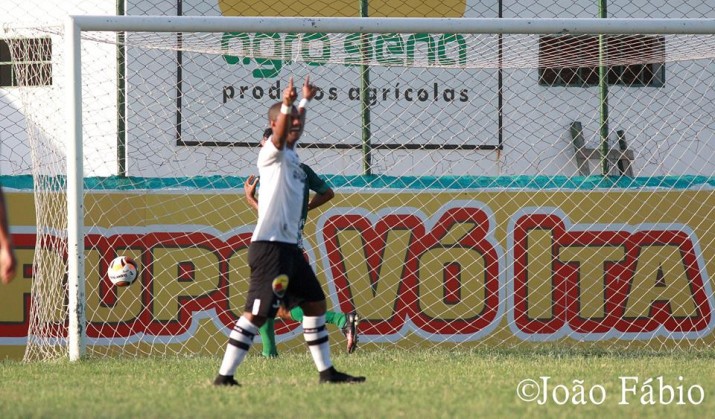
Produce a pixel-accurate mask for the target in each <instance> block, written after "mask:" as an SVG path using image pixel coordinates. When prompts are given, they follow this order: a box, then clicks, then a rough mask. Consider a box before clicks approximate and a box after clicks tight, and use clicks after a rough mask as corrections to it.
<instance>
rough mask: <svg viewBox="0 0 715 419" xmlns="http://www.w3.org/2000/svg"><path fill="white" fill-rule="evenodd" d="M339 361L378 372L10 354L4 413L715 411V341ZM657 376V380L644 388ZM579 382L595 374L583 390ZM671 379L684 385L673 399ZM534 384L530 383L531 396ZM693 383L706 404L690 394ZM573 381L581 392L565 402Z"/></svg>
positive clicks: (0, 406) (306, 361) (285, 359)
mask: <svg viewBox="0 0 715 419" xmlns="http://www.w3.org/2000/svg"><path fill="white" fill-rule="evenodd" d="M333 359H334V362H335V365H336V367H338V368H339V369H341V370H345V371H347V372H350V373H353V374H360V375H366V376H367V377H368V379H367V382H366V383H365V384H354V385H325V384H323V385H320V384H318V382H317V373H316V371H315V370H314V366H313V364H312V361H311V360H310V357H309V355H308V354H307V353H284V354H282V355H281V357H280V358H277V359H273V360H267V359H263V358H261V357H260V356H259V355H257V351H254V352H253V353H252V354H250V355H249V358H247V359H246V361H245V362H244V363H243V364H242V365H241V366H240V367H239V370H238V373H237V375H236V377H237V379H238V381H239V382H241V384H242V387H239V388H215V387H213V386H211V384H210V382H211V380H212V379H213V377H214V376H215V373H216V370H217V368H218V365H219V362H220V359H219V358H218V357H215V358H213V357H202V358H165V359H89V360H86V361H83V362H79V363H73V364H70V363H69V362H65V361H61V362H52V363H31V364H23V363H21V362H15V361H5V362H3V363H2V364H0V368H1V372H0V418H3V419H9V418H28V417H53V418H60V417H61V418H102V417H106V418H215V417H221V416H232V417H258V418H264V417H265V418H268V417H319V418H342V417H345V418H348V417H349V418H371V419H375V418H401V417H405V418H477V417H479V418H507V417H509V418H516V417H530V418H560V417H561V418H586V417H600V418H621V417H634V418H635V417H638V418H666V417H668V418H705V417H713V412H715V351H708V352H705V353H703V352H700V353H697V354H682V353H681V354H654V353H632V352H624V353H614V352H593V351H590V352H584V351H580V352H571V351H563V352H527V351H524V350H520V351H497V350H452V351H449V350H443V349H424V350H421V351H406V350H387V351H375V352H365V351H362V352H360V351H358V352H357V353H355V354H353V355H346V354H342V353H339V354H334V356H333ZM547 376H548V377H550V378H549V380H548V385H549V386H550V388H549V391H548V393H549V394H550V396H549V397H547V402H546V403H545V404H543V405H541V404H539V403H537V402H526V401H523V400H521V399H520V398H519V397H518V396H517V388H518V387H519V383H521V382H522V381H523V380H527V379H534V380H536V381H537V382H538V383H540V384H542V383H543V380H544V379H543V378H540V377H547ZM619 377H633V378H628V379H625V381H622V380H623V379H621V378H619ZM658 377H662V378H660V379H659V378H658ZM681 377H682V378H681ZM649 378H652V379H653V380H652V382H651V384H652V388H649V387H648V386H644V384H646V383H647V382H646V380H648V379H649ZM635 379H638V383H637V384H636V382H635ZM575 380H582V381H583V388H584V391H583V392H581V391H580V387H579V386H578V385H579V384H581V383H580V382H579V381H575ZM559 385H561V386H560V387H559ZM667 386H670V388H672V390H673V393H672V394H673V396H672V401H671V402H670V403H669V404H666V403H665V402H667V401H668V400H667V399H668V397H669V394H670V393H669V392H668V387H667ZM533 389H534V387H533V386H529V385H528V384H527V385H526V386H524V387H523V388H521V390H522V392H523V393H524V394H523V395H522V396H523V397H526V395H533V392H532V390H533ZM553 389H555V392H554V390H553ZM624 389H625V390H624ZM629 389H630V390H629ZM681 389H682V391H681ZM699 389H702V390H703V391H702V395H701V392H700V390H699ZM632 390H633V391H632ZM650 390H652V392H650ZM688 390H690V393H691V399H694V401H695V402H698V403H699V404H693V403H691V401H690V400H688V394H687V393H688ZM567 391H568V393H569V396H570V399H568V401H566V403H565V404H560V403H563V402H564V400H566V395H567V393H566V392H567ZM624 391H625V393H624ZM663 392H664V393H663ZM589 393H591V394H592V396H593V400H590V396H589ZM681 393H682V397H681V396H680V394H681ZM579 395H585V397H584V398H583V400H582V398H581V397H580V396H579ZM604 395H605V398H604ZM649 395H652V396H653V397H652V398H651V399H648V397H649ZM644 397H645V398H646V399H643V398H644ZM701 398H702V401H700V399H701ZM601 399H603V400H602V401H601ZM681 399H682V401H683V402H684V404H678V402H679V401H680V400H681ZM540 400H543V399H542V398H540ZM582 401H583V402H585V404H583V403H582ZM651 401H654V402H655V404H650V402H651ZM599 402H600V404H597V403H599ZM644 402H647V403H646V404H644ZM623 403H628V404H623Z"/></svg>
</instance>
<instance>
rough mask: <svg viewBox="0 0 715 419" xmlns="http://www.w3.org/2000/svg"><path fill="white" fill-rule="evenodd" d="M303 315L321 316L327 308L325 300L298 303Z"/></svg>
mask: <svg viewBox="0 0 715 419" xmlns="http://www.w3.org/2000/svg"><path fill="white" fill-rule="evenodd" d="M300 307H301V308H302V309H303V315H305V316H322V315H323V314H325V312H326V311H327V309H328V306H327V303H326V302H325V300H321V301H306V302H304V303H303V304H301V305H300Z"/></svg>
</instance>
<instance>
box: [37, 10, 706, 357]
mask: <svg viewBox="0 0 715 419" xmlns="http://www.w3.org/2000/svg"><path fill="white" fill-rule="evenodd" d="M43 30H45V31H47V32H46V33H49V35H48V36H52V37H61V38H63V41H64V44H63V49H64V50H63V51H62V54H64V55H63V57H62V61H61V63H60V62H58V63H56V66H62V67H63V68H62V70H61V72H64V73H63V74H62V75H63V81H62V82H61V84H63V86H62V87H63V89H64V93H63V95H64V102H63V103H64V105H62V107H63V108H64V112H65V116H64V121H63V123H64V126H54V127H52V128H49V127H46V126H42V121H41V120H39V118H38V121H37V123H36V124H37V125H36V126H39V127H41V128H40V129H37V131H38V132H39V134H34V136H35V137H39V138H41V140H40V143H42V141H46V140H44V139H45V138H52V137H53V135H58V136H60V137H61V136H66V139H65V140H64V144H65V145H66V147H67V148H66V158H65V161H66V171H65V169H64V168H61V167H60V168H57V169H56V170H57V171H58V172H59V173H53V175H54V174H57V175H65V176H66V190H62V186H61V187H60V190H59V191H57V192H61V193H60V194H59V195H62V194H63V193H66V212H65V214H63V215H60V216H66V217H67V218H66V249H64V250H65V251H66V269H67V270H66V275H67V277H66V278H67V285H66V295H65V294H64V292H65V291H61V290H60V291H58V290H56V289H55V288H57V286H54V287H50V288H51V291H48V292H47V294H48V295H43V294H44V292H43V291H40V290H39V288H38V289H37V291H36V294H34V295H33V307H32V310H33V311H34V314H33V316H32V319H33V320H32V321H33V322H36V324H34V325H33V324H31V325H30V330H29V332H28V333H29V334H30V336H28V352H27V355H26V359H44V358H47V357H53V356H57V355H56V354H57V353H59V354H61V356H64V355H65V353H64V349H61V350H56V349H52V350H49V349H48V348H50V347H51V348H56V347H57V346H62V347H64V346H65V345H66V348H67V349H66V350H67V356H68V357H69V359H70V360H72V361H76V360H79V359H81V358H83V357H84V356H86V355H87V353H88V345H89V346H90V350H89V352H90V353H91V355H93V356H111V355H113V354H117V353H127V354H134V355H142V356H146V355H154V354H162V355H163V354H167V353H170V354H179V353H181V354H184V353H186V354H195V353H206V352H208V353H211V352H213V351H214V349H212V348H214V346H215V347H220V345H222V344H223V339H222V338H223V336H224V334H225V333H226V330H227V328H226V327H227V325H228V324H230V322H231V321H232V319H233V318H235V315H236V313H237V312H240V310H241V304H242V302H243V294H242V293H243V292H245V290H244V288H245V287H244V286H243V285H242V281H243V279H245V278H246V277H247V276H246V274H247V271H246V269H247V268H246V267H245V266H243V265H245V257H243V255H244V253H243V252H244V251H245V248H246V243H247V240H248V238H247V237H249V236H250V235H247V233H248V232H250V230H251V227H252V221H251V220H252V218H253V215H252V213H251V212H250V210H249V209H248V208H247V206H246V205H244V203H243V188H242V181H243V179H244V178H245V176H247V175H249V174H251V173H253V172H254V163H253V161H252V160H253V156H254V153H255V147H253V145H255V143H256V142H257V140H258V139H259V138H258V137H257V135H259V134H258V133H259V132H260V130H261V128H263V125H264V124H265V115H264V114H265V111H264V109H265V108H267V104H270V103H271V102H272V101H274V100H276V96H275V92H280V91H281V90H280V89H281V88H280V86H285V84H282V85H281V81H282V82H283V83H285V82H286V80H287V78H288V77H290V76H293V77H295V78H296V80H300V79H302V78H303V77H304V76H305V75H308V74H310V75H311V77H313V75H315V79H316V83H317V84H318V85H319V86H320V83H321V81H324V82H325V83H326V85H325V89H324V91H323V93H324V96H322V97H323V99H322V100H316V101H315V102H317V103H315V104H311V107H310V116H309V122H308V125H309V127H308V128H307V129H306V131H307V132H309V131H310V130H311V129H315V131H313V133H312V135H310V136H309V137H308V138H307V139H305V140H301V142H305V143H306V144H305V147H304V148H302V149H301V151H300V153H301V159H304V161H307V162H308V163H310V164H311V166H314V169H316V172H318V173H319V174H321V176H324V177H326V178H327V180H328V183H329V184H331V186H332V187H333V188H334V189H335V190H336V192H337V199H335V202H331V203H329V204H327V205H326V206H325V208H321V209H320V210H318V212H316V214H315V215H311V216H310V218H309V225H308V226H307V227H306V232H307V236H308V237H309V240H308V242H309V245H308V254H309V256H310V259H311V262H312V263H313V264H314V266H315V267H316V271H320V275H319V278H320V279H321V282H323V283H325V289H326V294H327V295H328V297H329V301H330V305H332V307H333V308H334V309H336V310H342V311H352V310H357V311H358V312H360V313H361V316H362V317H363V318H364V319H365V321H364V323H363V324H362V325H361V332H364V333H363V334H362V336H361V345H365V347H366V348H367V349H370V348H373V349H380V348H384V347H408V348H409V347H414V346H424V345H428V346H429V345H437V344H439V345H472V346H479V345H493V346H505V347H518V346H522V345H537V346H538V345H549V344H553V345H563V346H568V347H572V346H575V347H578V346H586V347H593V346H595V347H602V348H606V349H608V348H612V347H615V348H622V347H626V348H631V347H633V348H650V349H655V350H662V349H666V350H674V349H677V350H690V349H694V350H699V349H702V348H704V347H707V346H709V345H711V344H712V343H713V341H714V340H715V339H714V338H713V336H712V332H713V329H715V316H713V315H712V313H711V310H712V309H715V305H714V304H713V303H714V302H715V296H714V295H713V290H712V285H711V282H710V277H709V274H708V273H709V272H712V269H713V268H715V266H713V265H712V262H711V260H714V259H713V258H711V257H710V256H715V229H713V226H712V225H711V224H712V220H713V219H715V218H714V217H713V216H714V215H715V214H713V209H712V208H715V206H713V205H711V204H712V203H714V202H715V195H714V194H713V192H712V186H714V185H715V183H713V181H714V180H715V166H713V165H712V163H710V162H711V161H715V160H713V159H712V158H713V157H715V122H714V121H713V116H712V115H713V113H711V112H710V111H712V110H713V109H712V106H713V105H712V104H711V103H713V102H715V88H714V87H715V19H507V18H500V19H490V18H485V19H479V18H458V19H456V18H455V19H451V18H363V19H356V18H288V17H255V18H253V17H151V16H145V17H129V16H72V17H70V18H68V19H67V21H66V23H65V27H64V28H63V29H62V31H59V32H58V31H57V28H46V29H43ZM118 33H126V34H127V37H126V44H119V45H116V39H117V36H116V34H118ZM367 34H370V37H367ZM522 35H523V37H522ZM607 36H612V38H609V44H608V49H605V47H604V48H601V49H599V48H598V47H597V46H598V42H597V39H598V38H599V37H604V38H603V39H605V37H607ZM579 37H581V38H579ZM604 42H605V41H604ZM84 43H91V44H93V45H98V46H111V47H112V48H117V49H116V51H124V50H123V49H122V48H127V49H128V51H127V52H126V56H125V58H127V57H128V59H129V63H128V64H127V68H126V70H127V71H128V73H129V74H128V75H126V77H125V78H124V79H123V80H121V81H122V82H126V83H127V85H128V89H127V90H128V92H129V93H128V94H127V97H126V98H125V99H126V103H124V104H121V103H120V104H119V105H117V106H125V107H126V109H127V110H128V112H129V114H130V115H132V116H133V117H134V118H136V120H135V121H132V120H131V117H128V118H127V121H125V122H127V123H128V124H131V129H130V130H129V134H128V135H127V137H126V138H123V139H121V141H126V143H125V144H124V143H123V145H122V147H124V146H125V145H126V147H127V150H126V152H125V153H126V154H125V155H121V153H119V152H118V150H117V148H119V145H115V144H112V143H111V141H109V142H108V143H109V146H106V147H105V146H104V142H103V140H97V139H95V137H94V136H93V135H95V134H98V135H97V137H96V138H102V137H103V136H107V137H111V138H113V136H114V132H109V133H107V132H106V131H111V129H109V128H108V127H107V126H108V125H111V124H112V123H115V122H116V120H117V117H116V115H117V112H116V110H110V111H109V112H107V114H108V115H109V117H108V118H107V119H106V120H104V119H98V118H95V116H96V115H99V114H102V112H104V107H106V106H105V105H103V104H102V103H103V101H102V99H101V96H102V94H101V92H102V90H101V89H98V88H96V87H94V86H95V83H96V85H97V86H98V85H99V84H100V83H105V82H106V81H104V80H102V79H101V77H100V76H101V71H99V72H94V73H92V74H89V75H86V74H83V70H86V69H87V61H86V60H92V59H93V56H92V55H91V53H88V52H87V50H86V49H83V44H84ZM336 45H337V46H338V47H336ZM594 45H596V47H593V46H594ZM603 45H606V44H605V43H604V44H603ZM589 48H590V49H589ZM112 51H115V50H112ZM139 64H141V65H143V66H145V68H146V69H136V68H134V67H133V66H134V65H136V66H139ZM167 64H171V65H172V66H174V67H172V69H171V71H169V70H168V69H167ZM606 66H608V68H609V69H610V70H609V71H610V73H608V72H604V73H603V75H601V76H599V75H598V71H597V70H598V68H599V67H604V68H605V67H606ZM671 68H673V69H677V70H672V69H671ZM192 71H195V72H196V73H191V72H192ZM676 71H677V72H676ZM164 72H166V73H167V74H169V77H168V78H167V79H166V80H160V79H159V75H160V74H162V73H164ZM609 74H610V75H609ZM664 74H665V76H663V75H664ZM321 77H322V80H321ZM609 77H610V78H609ZM117 78H119V79H122V77H121V76H117ZM114 82H116V80H111V81H110V82H109V83H108V84H110V85H111V84H112V83H114ZM634 86H635V87H634ZM599 87H600V88H601V89H604V90H606V91H607V89H609V88H610V89H612V90H611V91H610V92H609V93H608V94H610V100H609V101H606V100H605V99H604V98H603V97H599V96H598V93H597V89H598V88H599ZM569 89H575V90H576V92H574V91H572V90H569ZM94 91H97V92H100V93H97V98H90V99H89V100H88V95H89V94H93V92H94ZM277 97H279V96H277ZM31 101H32V100H31V98H28V103H30V102H31ZM87 104H89V105H90V107H91V108H90V109H91V112H90V111H88V109H87V107H86V106H87ZM34 106H36V105H34ZM348 107H349V108H350V110H348ZM606 107H610V108H611V111H610V112H605V111H604V109H606ZM28 108H32V105H28ZM100 110H101V111H100ZM30 115H31V114H30ZM313 118H315V119H313ZM120 119H121V118H120ZM316 120H317V121H318V122H312V121H316ZM582 122H583V124H582ZM88 125H89V127H88ZM602 127H605V132H606V135H605V136H604V135H603V132H604V131H602V130H601V128H602ZM53 130H55V132H53ZM617 131H618V134H617V133H616V132H617ZM105 142H106V141H105ZM321 144H322V145H321ZM88 147H92V149H91V150H90V153H91V154H90V155H89V156H88V155H87V154H86V153H85V150H87V148H88ZM614 156H615V157H614ZM104 157H107V161H106V162H104V163H101V164H100V163H98V161H99V160H98V159H100V158H104ZM125 157H126V158H127V168H128V169H127V172H128V176H124V175H121V174H117V173H113V172H112V171H111V170H110V172H111V173H109V174H107V173H106V172H107V170H106V167H107V165H110V166H111V164H113V163H115V162H114V160H113V159H115V158H117V159H122V158H125ZM589 161H590V162H591V163H590V164H591V165H592V166H593V167H599V165H602V166H603V167H604V169H607V171H602V172H600V173H599V171H598V169H596V170H595V171H593V172H590V173H589V172H588V170H586V171H585V172H584V171H583V170H584V168H588V167H590V166H589ZM624 163H627V164H628V165H629V167H630V169H631V172H630V175H629V173H627V172H626V170H625V169H624V166H623V164H624ZM99 166H101V168H100V169H96V168H97V167H99ZM95 170H96V172H95ZM584 174H585V175H584ZM107 178H111V179H110V180H109V181H108V180H107ZM156 184H160V186H159V187H157V186H155V185H156ZM86 187H88V188H89V189H90V190H91V191H87V190H86ZM44 192H50V195H51V196H54V195H53V194H52V192H55V191H39V193H44ZM36 205H38V209H37V210H38V212H39V211H43V209H42V208H40V207H39V205H40V204H39V203H36ZM244 207H245V208H244ZM62 210H64V208H60V210H59V212H61V211H62ZM46 211H49V209H46ZM53 211H54V210H53ZM311 214H312V213H311ZM50 224H55V223H50ZM63 224H64V222H63V221H57V222H56V225H48V226H40V225H38V236H39V235H41V234H47V235H48V236H56V235H57V233H56V232H55V231H54V229H55V228H57V229H62V228H63ZM37 240H38V246H37V249H36V256H35V257H36V259H37V258H43V257H44V258H49V259H50V260H54V259H56V258H57V257H58V256H57V253H60V254H61V253H62V252H63V251H62V250H60V251H49V252H45V251H44V250H46V249H44V248H43V245H41V244H40V243H44V241H43V240H47V239H42V238H40V237H38V239H37ZM40 250H43V251H40ZM47 253H51V255H49V256H48V254H47ZM122 253H126V254H128V255H131V256H133V257H134V258H135V259H136V260H137V261H139V262H140V265H141V267H140V279H138V280H137V283H135V284H133V285H131V286H130V287H127V289H111V288H110V287H108V286H107V284H106V279H105V278H104V276H105V275H104V274H105V272H106V266H107V265H106V264H107V263H108V261H110V260H111V259H113V258H114V257H115V256H116V255H119V254H122ZM45 273H46V274H48V275H49V274H51V273H48V272H45ZM60 276H61V275H60ZM62 280H63V279H62V278H57V275H56V274H55V275H54V277H47V278H44V277H38V278H37V279H35V281H36V282H38V285H37V287H40V285H39V282H42V281H56V282H60V283H61V282H62ZM35 289H36V288H35V285H34V284H33V290H35ZM50 292H51V293H52V295H49V294H50ZM65 296H66V298H67V305H66V310H67V312H66V316H67V318H66V319H67V322H66V326H67V329H66V333H65V332H64V331H62V332H52V333H49V334H48V336H42V334H43V332H42V330H43V328H44V326H43V325H44V324H45V323H52V324H55V325H57V326H58V327H59V328H60V329H63V328H64V320H63V319H59V320H58V319H57V317H58V316H57V313H56V309H54V308H53V309H48V311H47V312H37V311H36V310H42V307H43V304H44V303H46V302H47V301H49V300H51V299H56V300H63V301H64V299H65ZM88 316H89V317H90V318H89V319H88ZM60 317H61V316H60ZM88 330H90V335H89V336H88ZM294 330H295V326H290V325H287V324H286V325H283V326H281V328H279V330H278V335H279V342H280V343H281V345H282V349H288V348H292V347H299V346H300V343H299V342H297V341H294V340H293V339H292V338H293V337H294V336H295V332H294ZM33 333H37V335H32V334H33ZM332 340H333V341H340V337H339V335H335V339H332ZM58 341H59V342H60V343H59V345H58V344H57V342H58ZM88 342H89V343H88Z"/></svg>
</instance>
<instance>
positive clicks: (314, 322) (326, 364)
mask: <svg viewBox="0 0 715 419" xmlns="http://www.w3.org/2000/svg"><path fill="white" fill-rule="evenodd" d="M303 336H304V337H305V342H306V343H307V344H308V348H309V349H310V354H311V355H312V356H313V362H315V366H316V367H318V371H325V370H327V369H328V368H330V367H331V366H333V363H332V361H330V342H328V330H327V329H326V328H325V315H322V316H318V317H313V316H303Z"/></svg>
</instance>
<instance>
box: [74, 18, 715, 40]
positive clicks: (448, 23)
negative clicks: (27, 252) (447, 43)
mask: <svg viewBox="0 0 715 419" xmlns="http://www.w3.org/2000/svg"><path fill="white" fill-rule="evenodd" d="M69 21H70V23H69V24H70V25H77V26H78V27H79V28H80V30H82V31H129V32H145V31H151V32H216V31H221V32H224V31H227V32H231V31H244V32H302V33H315V32H327V33H339V32H343V33H387V32H397V33H408V32H415V31H416V30H417V31H423V32H440V33H468V34H499V33H501V34H547V33H548V34H555V33H562V34H572V35H583V34H594V33H598V34H624V35H625V34H651V35H655V34H690V35H702V34H712V33H715V19H649V18H643V19H615V18H608V19H599V18H595V19H594V18H554V19H527V18H354V17H224V16H205V17H203V16H202V17H197V16H168V17H167V16H94V15H84V16H70V17H69Z"/></svg>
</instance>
